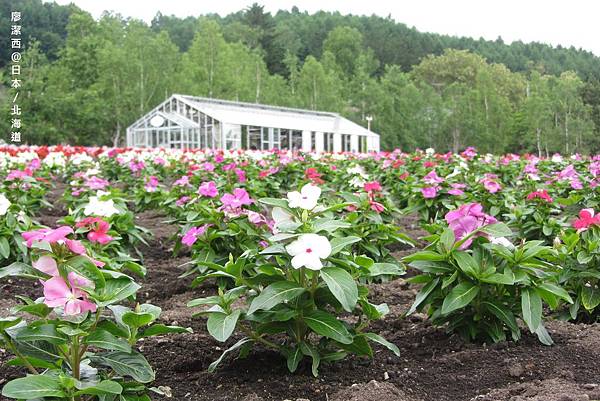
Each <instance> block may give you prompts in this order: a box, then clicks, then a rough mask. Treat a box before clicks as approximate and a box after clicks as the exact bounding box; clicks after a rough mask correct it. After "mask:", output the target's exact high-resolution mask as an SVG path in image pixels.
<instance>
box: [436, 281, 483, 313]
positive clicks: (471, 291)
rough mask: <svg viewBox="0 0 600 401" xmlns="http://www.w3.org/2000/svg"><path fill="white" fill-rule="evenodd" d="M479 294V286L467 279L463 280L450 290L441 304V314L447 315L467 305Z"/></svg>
mask: <svg viewBox="0 0 600 401" xmlns="http://www.w3.org/2000/svg"><path fill="white" fill-rule="evenodd" d="M477 294H479V287H476V286H474V285H473V284H472V283H470V282H468V281H463V282H462V283H460V284H459V285H457V286H456V287H454V288H453V289H452V291H450V293H449V294H448V295H447V296H446V298H444V303H443V304H442V315H447V314H449V313H450V312H453V311H455V310H457V309H461V308H464V307H465V306H467V305H468V304H469V303H471V301H472V300H473V299H475V297H476V296H477Z"/></svg>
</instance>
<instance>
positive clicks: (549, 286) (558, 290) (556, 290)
mask: <svg viewBox="0 0 600 401" xmlns="http://www.w3.org/2000/svg"><path fill="white" fill-rule="evenodd" d="M537 288H538V289H541V290H543V291H547V292H550V293H552V294H554V295H556V296H557V297H559V298H562V299H564V300H565V301H567V302H568V303H570V304H572V303H573V299H572V298H571V296H570V295H569V293H568V292H567V290H565V289H564V288H562V287H560V286H558V285H556V284H553V283H542V284H540V285H538V286H537Z"/></svg>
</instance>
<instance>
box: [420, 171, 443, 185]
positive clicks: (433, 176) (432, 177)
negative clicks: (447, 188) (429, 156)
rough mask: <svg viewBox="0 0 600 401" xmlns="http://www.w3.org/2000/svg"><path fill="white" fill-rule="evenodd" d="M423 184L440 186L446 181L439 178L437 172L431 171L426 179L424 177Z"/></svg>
mask: <svg viewBox="0 0 600 401" xmlns="http://www.w3.org/2000/svg"><path fill="white" fill-rule="evenodd" d="M423 182H424V183H425V184H429V185H433V184H439V183H441V182H444V179H443V178H442V177H438V175H437V173H436V172H435V170H431V171H430V172H429V174H427V175H426V176H425V177H423Z"/></svg>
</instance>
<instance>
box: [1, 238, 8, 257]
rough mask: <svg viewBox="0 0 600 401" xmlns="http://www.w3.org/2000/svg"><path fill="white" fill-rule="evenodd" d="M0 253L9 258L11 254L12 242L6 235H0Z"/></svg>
mask: <svg viewBox="0 0 600 401" xmlns="http://www.w3.org/2000/svg"><path fill="white" fill-rule="evenodd" d="M0 255H2V257H3V258H4V259H8V257H9V256H10V244H9V243H8V240H7V239H6V237H0Z"/></svg>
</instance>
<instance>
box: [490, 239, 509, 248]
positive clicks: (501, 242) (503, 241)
mask: <svg viewBox="0 0 600 401" xmlns="http://www.w3.org/2000/svg"><path fill="white" fill-rule="evenodd" d="M490 242H491V243H492V244H496V245H502V246H504V247H506V248H508V249H515V246H514V245H513V243H512V242H510V241H509V240H508V239H506V237H490Z"/></svg>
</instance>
